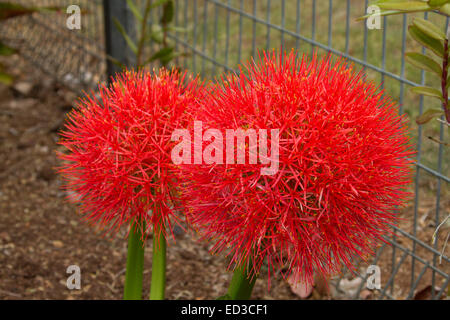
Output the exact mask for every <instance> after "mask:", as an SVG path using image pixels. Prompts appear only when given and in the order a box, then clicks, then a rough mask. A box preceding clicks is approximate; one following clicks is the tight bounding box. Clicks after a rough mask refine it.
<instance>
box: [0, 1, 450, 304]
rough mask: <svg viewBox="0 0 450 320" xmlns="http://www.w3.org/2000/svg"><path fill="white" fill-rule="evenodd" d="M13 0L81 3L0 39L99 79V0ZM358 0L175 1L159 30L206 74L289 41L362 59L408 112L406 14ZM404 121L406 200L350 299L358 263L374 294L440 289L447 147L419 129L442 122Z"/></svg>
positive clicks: (417, 79) (410, 81)
mask: <svg viewBox="0 0 450 320" xmlns="http://www.w3.org/2000/svg"><path fill="white" fill-rule="evenodd" d="M22 2H23V3H25V2H26V3H25V4H30V3H33V4H36V5H45V6H60V7H67V6H68V5H70V4H77V5H79V6H80V7H81V9H82V10H83V12H82V28H81V30H76V31H70V30H67V28H65V19H66V17H67V16H66V15H64V14H60V15H58V16H57V17H56V18H54V15H52V16H51V18H50V14H41V13H40V14H34V15H32V16H30V17H22V18H20V19H18V20H15V21H14V22H8V23H5V24H4V25H2V28H1V29H0V36H1V37H2V39H5V40H7V41H9V42H11V43H14V44H15V45H16V46H19V47H20V51H21V53H22V54H23V56H24V57H26V59H28V60H29V61H31V62H32V63H34V64H35V65H37V66H39V67H40V68H41V69H43V70H44V71H46V72H48V73H50V74H51V75H53V76H55V77H57V78H58V79H59V80H61V81H63V82H64V83H66V84H68V85H69V86H71V87H73V88H75V89H80V88H82V89H85V88H91V87H93V86H94V85H95V84H96V83H98V82H100V81H105V79H106V76H105V73H106V58H105V49H104V48H105V45H104V39H105V32H106V34H107V35H108V32H111V30H108V29H109V28H113V27H114V26H113V25H111V24H108V23H106V24H105V22H104V19H103V3H102V1H87V0H85V1H70V0H69V1H66V0H53V1H51V0H49V1H44V0H35V1H22ZM138 2H139V1H138ZM111 3H112V2H111ZM367 6H368V1H367V0H365V1H350V0H340V1H336V0H335V1H333V0H329V1H315V0H301V1H300V0H281V1H271V0H250V1H248V0H246V1H244V0H175V1H174V8H175V11H174V24H175V26H176V27H180V29H175V30H177V31H174V32H172V33H169V35H168V37H169V39H170V41H173V43H174V45H175V47H176V50H177V51H179V52H183V53H184V54H183V55H182V56H179V57H177V58H176V59H175V61H174V62H173V63H174V64H175V65H176V66H178V67H181V68H185V69H187V70H189V71H191V72H192V73H194V74H197V73H198V74H200V76H201V77H203V78H205V79H213V78H214V77H216V76H218V75H220V74H221V73H222V72H230V71H233V70H236V69H237V67H238V65H239V63H241V62H242V61H245V60H248V59H251V58H252V57H257V56H258V52H259V50H262V49H267V50H270V49H277V50H290V49H292V48H294V49H296V50H298V53H299V54H300V55H301V54H306V55H311V54H312V53H313V52H314V51H316V52H317V53H318V54H319V55H321V54H328V53H331V54H332V55H333V56H334V57H344V58H346V59H347V60H348V61H349V63H353V64H354V65H355V68H356V69H361V68H363V69H364V70H365V72H366V74H367V77H368V78H369V79H370V80H373V81H375V82H377V83H381V85H380V87H381V88H382V89H385V90H386V93H387V94H389V95H391V96H392V97H393V98H395V99H397V100H398V101H399V104H400V107H399V113H407V114H408V115H409V116H410V118H411V119H414V118H415V117H416V116H417V115H419V114H421V113H422V112H423V111H424V108H425V106H427V107H431V106H433V105H434V104H435V102H434V101H433V100H431V99H430V100H429V99H428V98H424V97H423V96H421V97H419V96H417V95H415V94H413V93H410V92H409V90H408V89H409V88H410V87H411V86H416V85H419V84H430V85H433V82H432V81H433V80H429V79H427V78H426V77H425V73H424V72H423V71H422V72H421V71H419V70H418V69H414V68H413V67H411V66H409V65H408V64H407V63H405V59H404V56H405V52H407V51H409V50H416V51H417V49H419V48H418V47H417V45H416V44H414V43H413V42H412V41H410V39H409V38H408V36H407V25H408V20H409V19H411V16H410V15H408V16H406V15H400V16H392V17H387V18H383V19H382V20H381V28H380V29H374V30H369V29H368V28H367V26H366V23H365V22H361V21H356V18H357V17H360V16H362V15H364V13H365V12H366V9H367ZM160 15H161V10H152V11H151V24H156V23H157V22H158V20H159V17H160ZM422 16H423V14H422ZM118 18H120V17H118ZM425 18H426V19H430V20H432V21H434V22H436V23H437V24H439V25H445V24H448V19H447V18H446V17H443V16H440V15H438V14H436V13H433V12H431V13H427V14H425ZM105 25H106V26H107V28H106V30H105ZM150 27H151V26H150ZM181 28H182V29H183V30H181ZM154 46H155V44H152V43H150V44H149V45H148V47H147V48H146V49H147V50H149V51H150V52H151V51H152V50H154ZM119 49H120V48H119ZM116 50H117V49H116ZM123 50H125V48H123ZM422 50H424V49H422ZM109 53H111V52H109ZM411 127H412V139H413V141H414V142H415V143H416V146H417V156H416V159H415V161H416V170H415V176H414V185H413V186H412V187H411V192H412V193H413V194H414V199H413V200H412V201H411V202H410V204H409V205H408V207H407V208H405V209H402V210H401V211H400V212H399V215H400V217H401V221H400V223H399V226H398V227H396V228H394V229H393V230H392V231H393V232H392V235H391V236H390V237H386V241H387V243H388V245H383V246H382V247H381V248H380V249H379V250H378V252H377V254H376V257H375V259H374V260H373V261H369V263H363V262H361V265H360V267H361V268H360V274H358V275H357V276H356V279H357V281H356V280H352V281H353V282H352V283H353V287H352V291H351V293H352V294H351V295H352V297H353V298H360V297H361V292H362V291H363V290H365V285H366V280H367V278H368V277H369V274H367V273H366V272H365V270H366V267H367V265H368V264H373V265H378V266H379V267H380V268H381V284H382V286H381V289H379V290H377V291H376V294H375V297H377V298H381V299H382V298H393V299H397V298H408V299H411V298H414V296H415V295H416V294H417V292H418V291H421V292H424V291H423V290H428V291H429V298H431V299H439V298H440V297H442V296H443V295H444V292H446V290H448V282H449V279H450V276H449V271H450V265H449V263H450V259H449V249H448V248H447V249H446V250H443V248H444V245H445V241H446V237H447V235H448V232H449V225H448V224H447V225H445V224H444V225H443V226H442V227H441V228H440V229H439V231H438V232H437V233H436V237H435V239H436V241H434V242H433V241H432V239H433V234H434V233H435V230H436V228H437V227H438V226H439V225H440V224H441V222H442V221H443V220H444V219H445V218H446V217H447V216H448V215H449V214H450V197H449V195H450V190H449V188H448V187H449V182H450V177H449V171H450V161H449V160H450V154H449V149H448V148H445V147H444V145H442V144H437V143H436V142H434V141H432V140H431V139H429V138H428V137H429V136H432V137H436V138H437V139H439V140H444V133H445V130H444V129H445V128H444V125H443V123H440V122H438V121H436V122H435V123H433V124H432V125H429V126H426V127H421V126H417V125H415V123H414V121H411ZM447 239H448V238H447ZM353 277H355V275H352V274H347V273H345V272H344V274H343V275H342V276H341V277H340V278H336V279H333V280H332V281H333V284H334V285H335V287H336V292H337V295H336V296H337V297H339V296H340V293H342V295H341V296H342V297H343V296H344V291H348V288H345V290H344V288H342V280H343V279H345V280H346V279H351V278H353Z"/></svg>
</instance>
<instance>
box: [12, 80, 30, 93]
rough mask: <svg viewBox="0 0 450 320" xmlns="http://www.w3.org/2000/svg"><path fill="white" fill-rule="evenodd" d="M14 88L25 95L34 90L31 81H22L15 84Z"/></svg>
mask: <svg viewBox="0 0 450 320" xmlns="http://www.w3.org/2000/svg"><path fill="white" fill-rule="evenodd" d="M13 88H14V90H16V91H17V92H19V93H20V94H22V95H24V96H28V95H29V94H30V93H31V91H32V90H33V84H32V83H30V82H25V81H20V82H17V83H16V84H15V85H14V87H13Z"/></svg>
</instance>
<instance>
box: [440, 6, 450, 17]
mask: <svg viewBox="0 0 450 320" xmlns="http://www.w3.org/2000/svg"><path fill="white" fill-rule="evenodd" d="M439 11H440V12H442V13H443V14H446V15H448V16H450V4H449V3H447V4H444V5H443V6H442V7H440V8H439Z"/></svg>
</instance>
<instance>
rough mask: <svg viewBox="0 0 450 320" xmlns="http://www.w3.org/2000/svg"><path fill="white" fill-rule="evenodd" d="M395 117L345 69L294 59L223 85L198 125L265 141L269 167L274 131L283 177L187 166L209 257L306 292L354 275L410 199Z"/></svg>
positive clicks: (403, 135)
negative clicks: (344, 273)
mask: <svg viewBox="0 0 450 320" xmlns="http://www.w3.org/2000/svg"><path fill="white" fill-rule="evenodd" d="M397 113H398V110H397V104H396V103H394V102H393V101H392V100H390V98H389V97H387V96H386V94H385V93H384V92H383V91H380V90H379V89H378V88H377V87H376V86H375V85H374V84H373V83H371V82H368V81H367V80H366V79H365V78H364V75H363V73H356V72H355V71H353V69H352V67H351V66H350V67H349V66H347V65H346V63H345V61H342V60H341V61H338V62H337V63H336V64H333V63H332V62H331V59H330V57H328V58H325V59H322V60H318V59H317V58H316V57H314V58H313V59H312V61H310V62H309V61H308V59H307V58H305V57H303V58H302V59H297V58H296V54H295V53H294V52H291V53H290V54H287V55H286V54H284V55H276V54H275V53H272V54H264V57H263V58H262V59H260V61H259V62H252V63H247V64H246V66H245V67H244V68H242V69H241V72H240V73H239V74H230V75H227V76H225V77H224V78H223V79H222V84H221V85H217V86H216V89H215V90H214V91H213V92H212V94H210V95H209V96H208V99H207V100H206V102H205V103H204V112H203V113H202V117H201V118H199V119H200V120H203V129H208V128H216V129H219V130H221V132H223V134H224V135H225V132H226V130H227V129H234V130H237V129H243V130H247V129H255V131H256V133H257V134H258V137H260V136H261V131H259V129H267V132H268V133H267V135H268V138H267V150H268V152H269V156H270V153H271V151H270V150H271V147H270V146H271V143H272V142H276V141H275V139H274V136H273V135H272V136H271V134H270V131H271V130H269V129H279V135H278V139H279V162H278V163H277V164H278V171H277V172H276V173H275V174H272V175H268V174H262V170H261V169H262V168H265V167H268V166H269V164H267V162H266V163H265V164H264V163H261V162H260V161H258V163H256V164H249V159H250V152H248V153H247V155H246V161H245V163H244V164H237V163H235V164H230V163H228V164H227V163H226V162H227V161H226V156H229V154H226V152H224V154H223V158H221V159H222V160H223V164H217V163H213V164H209V165H208V164H203V165H185V166H184V167H183V170H184V176H185V181H184V187H183V191H182V193H183V202H184V205H185V206H186V208H187V209H188V210H187V216H188V218H189V221H190V223H192V225H193V226H194V227H195V228H196V229H198V230H199V231H200V233H201V234H203V236H204V237H206V238H207V239H211V240H213V241H214V243H215V245H214V247H213V249H212V250H213V251H214V252H220V251H225V252H227V253H228V254H229V255H230V257H231V264H230V266H231V265H234V266H236V265H240V264H241V263H246V262H248V261H251V262H252V265H253V269H252V271H254V272H256V273H257V272H259V270H260V267H261V265H262V263H263V260H264V259H265V258H267V262H268V266H269V270H272V272H273V270H274V268H278V269H280V271H281V272H282V273H283V275H284V276H287V275H291V273H292V275H293V276H295V277H297V278H296V279H297V280H301V281H304V282H307V283H311V282H312V279H313V275H314V274H316V273H318V274H323V275H326V276H329V275H332V274H336V273H338V272H339V271H340V270H341V268H342V267H343V266H347V267H348V268H350V269H353V263H354V258H355V257H362V258H367V256H368V255H369V254H373V252H374V249H375V248H376V246H377V245H378V244H379V242H380V241H382V240H383V236H384V235H385V234H387V233H388V232H389V230H390V228H391V227H392V226H393V225H394V224H395V223H396V213H395V209H396V208H397V207H398V206H402V204H404V202H405V200H407V199H408V198H409V193H408V192H407V191H406V188H407V185H408V184H409V183H410V169H411V160H409V159H408V157H409V156H410V155H412V151H410V150H411V143H410V139H409V138H408V135H407V124H406V118H405V117H404V116H399V115H398V114H397ZM247 132H248V131H247ZM225 140H226V139H225V138H224V139H223V141H225ZM208 141H209V140H208ZM203 143H204V145H205V144H206V145H207V144H208V143H205V141H203ZM258 143H259V147H258V148H260V149H261V147H262V146H261V143H264V140H260V139H258ZM249 144H250V142H249V140H246V145H247V147H248V146H249ZM223 149H224V150H225V149H226V147H225V146H224V147H223ZM205 150H206V149H205ZM234 152H235V154H234V156H236V154H237V152H238V150H237V149H235V150H234ZM219 157H221V156H220V155H219ZM260 160H261V158H260Z"/></svg>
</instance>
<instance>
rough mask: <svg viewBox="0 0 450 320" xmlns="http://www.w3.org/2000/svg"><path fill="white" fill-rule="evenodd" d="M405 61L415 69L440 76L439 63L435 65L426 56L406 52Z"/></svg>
mask: <svg viewBox="0 0 450 320" xmlns="http://www.w3.org/2000/svg"><path fill="white" fill-rule="evenodd" d="M406 61H408V62H409V63H411V64H412V65H413V66H415V67H417V68H419V69H423V70H426V71H430V72H434V73H436V74H437V75H438V76H439V77H440V76H441V75H442V68H441V66H440V65H439V63H437V62H436V61H434V60H433V59H431V58H429V57H427V56H426V55H423V54H421V53H417V52H408V53H407V54H406Z"/></svg>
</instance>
